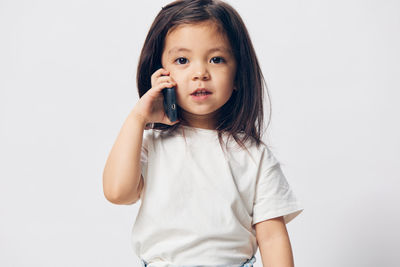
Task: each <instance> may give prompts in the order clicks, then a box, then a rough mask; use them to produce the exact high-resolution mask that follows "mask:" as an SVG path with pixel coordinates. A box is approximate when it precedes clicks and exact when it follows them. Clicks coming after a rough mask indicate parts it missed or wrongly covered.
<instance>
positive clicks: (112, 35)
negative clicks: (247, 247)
mask: <svg viewBox="0 0 400 267" xmlns="http://www.w3.org/2000/svg"><path fill="white" fill-rule="evenodd" d="M227 2H228V3H230V4H231V5H233V6H234V7H235V8H236V9H237V11H238V12H239V13H240V14H241V16H242V18H243V19H244V21H245V23H246V25H247V27H248V30H249V32H250V35H251V38H252V41H253V43H254V46H255V49H256V52H257V55H258V58H259V61H260V63H261V67H262V70H263V73H264V75H265V77H266V80H267V84H268V87H269V90H270V95H271V101H272V121H271V127H270V128H269V132H268V135H266V136H265V137H264V140H267V139H268V141H267V142H268V143H269V144H270V145H271V147H272V151H273V152H274V154H275V155H276V157H277V158H278V160H280V162H281V165H282V167H283V171H284V173H285V174H286V176H287V179H288V181H289V183H290V184H291V185H292V187H293V189H294V191H295V192H296V195H297V196H298V197H299V198H300V200H301V201H302V203H303V204H304V206H305V210H304V212H303V213H302V214H300V215H299V217H297V218H296V219H295V220H293V221H292V222H290V223H289V224H288V225H287V227H288V231H289V235H290V238H291V242H292V247H293V251H294V257H295V262H296V266H298V267H320V266H324V267H338V266H340V267H354V266H362V267H369V266H371V267H372V266H374V267H376V266H380V267H382V266H388V267H389V266H390V267H395V266H399V260H400V257H399V253H398V252H397V250H398V249H399V248H400V241H399V240H400V233H399V230H398V226H399V225H400V213H399V211H400V209H399V207H398V205H399V203H400V196H399V194H396V191H399V190H400V186H399V182H398V181H397V180H398V179H399V178H400V140H399V137H400V127H399V122H400V119H399V114H400V107H399V105H398V102H399V99H400V93H399V89H400V81H399V77H400V63H399V62H400V52H399V47H400V35H399V33H400V2H399V1H394V0H384V1H378V0H368V1H366V0H358V1H357V0H337V1H326V0H313V1H310V0H308V1H293V0H289V1H266V2H265V1H251V0H246V1H239V0H235V1H233V0H232V1H227ZM167 3H169V1H141V2H139V1H122V0H119V1H94V0H79V1H77V0H69V1H51V0H47V1H45V0H36V1H21V0H0V88H1V90H0V123H1V124H0V127H1V131H0V160H1V163H0V164H1V167H0V266H2V267H11V266H18V267H19V266H37V267H44V266H48V267H53V266H57V267H64V266H65V267H67V266H68V267H71V266H74V267H75V266H85V267H86V266H99V267H100V266H104V267H105V266H107V267H110V266H113V267H115V266H121V267H123V266H126V267H127V266H140V262H139V260H138V258H137V257H136V256H135V255H134V254H133V251H132V247H131V243H130V232H131V228H132V226H133V223H134V220H135V217H136V214H137V211H138V208H139V205H140V201H139V202H137V203H136V204H134V205H132V206H118V205H114V204H111V203H109V202H107V200H106V199H105V198H104V195H103V191H102V172H103V168H104V165H105V161H106V159H107V156H108V153H109V152H110V149H111V147H112V145H113V143H114V141H115V139H116V137H117V135H118V133H119V131H120V128H121V126H122V124H123V122H124V120H125V118H126V116H127V115H128V113H129V112H130V110H131V109H132V108H133V106H134V105H135V103H136V102H137V99H138V94H137V89H136V84H135V79H136V67H137V62H138V57H139V53H140V50H141V47H142V45H143V42H144V38H145V36H146V33H147V31H148V29H149V27H150V24H151V23H152V21H153V19H154V17H155V15H156V14H157V13H158V12H159V10H160V9H161V7H162V6H164V5H166V4H167ZM266 104H267V103H266ZM266 107H267V106H266ZM266 119H268V118H266ZM396 203H397V204H396ZM256 257H257V262H256V264H255V266H256V267H261V266H262V263H261V257H260V254H259V252H257V254H256Z"/></svg>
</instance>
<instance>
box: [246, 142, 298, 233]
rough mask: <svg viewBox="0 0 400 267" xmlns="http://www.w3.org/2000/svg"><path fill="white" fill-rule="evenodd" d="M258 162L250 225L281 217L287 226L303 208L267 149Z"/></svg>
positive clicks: (277, 163)
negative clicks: (258, 169)
mask: <svg viewBox="0 0 400 267" xmlns="http://www.w3.org/2000/svg"><path fill="white" fill-rule="evenodd" d="M260 162H261V163H260V164H261V166H260V172H259V176H258V177H257V183H256V190H255V197H254V205H253V222H252V225H254V224H256V223H258V222H261V221H265V220H268V219H272V218H276V217H280V216H283V219H284V221H285V224H287V223H289V222H290V221H291V220H293V219H294V218H295V217H297V215H299V214H300V213H301V212H302V211H303V210H304V208H303V206H302V204H301V203H300V201H299V200H298V199H297V197H296V195H295V194H294V192H293V190H292V188H291V186H290V185H289V183H288V181H287V179H286V177H285V175H284V173H283V172H282V169H281V166H280V164H279V162H278V161H277V160H276V159H275V157H274V156H273V154H272V153H271V151H269V150H268V149H267V148H266V150H265V152H264V155H263V159H262V160H261V161H260Z"/></svg>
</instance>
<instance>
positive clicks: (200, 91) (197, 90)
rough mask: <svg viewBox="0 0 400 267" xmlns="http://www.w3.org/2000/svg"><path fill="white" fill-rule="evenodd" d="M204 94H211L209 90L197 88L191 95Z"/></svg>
mask: <svg viewBox="0 0 400 267" xmlns="http://www.w3.org/2000/svg"><path fill="white" fill-rule="evenodd" d="M202 92H203V93H206V94H211V92H210V91H209V90H207V89H206V88H197V89H196V90H194V91H193V92H192V93H191V95H195V94H196V93H202Z"/></svg>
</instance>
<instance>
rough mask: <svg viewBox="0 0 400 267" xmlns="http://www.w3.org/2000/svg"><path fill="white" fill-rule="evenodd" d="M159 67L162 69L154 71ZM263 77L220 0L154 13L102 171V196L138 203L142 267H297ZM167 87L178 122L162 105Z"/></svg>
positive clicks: (237, 21)
mask: <svg viewBox="0 0 400 267" xmlns="http://www.w3.org/2000/svg"><path fill="white" fill-rule="evenodd" d="M158 66H162V67H161V68H159V67H158ZM263 82H264V80H263V76H262V73H261V70H260V67H259V64H258V60H257V57H256V54H255V52H254V48H253V45H252V43H251V40H250V37H249V34H248V32H247V29H246V27H245V25H244V24H243V21H242V19H241V17H240V16H239V14H238V13H237V12H236V11H235V10H234V9H233V8H232V7H231V6H230V5H228V4H227V3H225V2H222V1H218V0H195V1H192V0H189V1H175V2H172V3H170V4H169V5H167V6H165V7H163V8H162V10H161V11H160V12H159V14H158V15H157V17H156V18H155V21H154V22H153V24H152V25H151V28H150V30H149V32H148V35H147V37H146V40H145V43H144V46H143V49H142V52H141V55H140V60H139V65H138V71H137V86H138V90H139V96H140V99H139V101H138V102H137V103H136V105H135V106H134V108H133V109H132V110H131V112H130V114H129V116H128V118H127V119H126V121H125V122H124V125H123V127H122V129H121V132H120V134H119V136H118V138H117V140H116V142H115V144H114V146H113V148H112V150H111V152H110V155H109V157H108V159H107V163H106V166H105V169H104V173H103V186H104V194H105V197H106V198H107V199H108V200H109V201H111V202H112V203H115V204H125V205H128V204H133V203H136V202H137V201H138V200H139V199H141V206H140V209H139V212H138V215H137V218H136V221H135V224H134V227H133V229H132V245H133V248H134V251H135V253H136V255H137V256H138V257H139V258H140V259H141V263H142V266H144V267H147V266H149V267H157V266H227V267H239V266H253V263H254V262H255V261H256V259H255V257H254V255H255V253H256V251H257V247H259V248H260V254H261V258H262V263H263V266H273V267H283V266H285V267H289V266H294V263H293V255H292V250H291V245H290V241H289V237H288V233H287V229H286V225H285V224H287V223H288V222H290V221H291V220H293V218H295V217H296V216H297V215H298V214H299V213H300V212H302V210H303V208H302V205H301V204H300V202H299V200H298V199H297V198H296V196H295V195H294V193H293V191H292V189H291V187H290V185H289V184H288V182H287V180H286V178H285V176H284V174H283V172H282V170H281V168H280V164H279V162H278V161H277V159H276V158H275V157H274V155H273V154H272V152H271V151H270V150H269V149H268V147H267V146H266V145H265V144H264V143H263V142H262V141H261V130H262V126H263V104H262V103H263V88H264V87H263ZM169 87H175V90H176V97H177V106H178V107H177V108H178V120H177V121H175V122H171V121H170V120H169V118H168V117H167V116H166V114H165V112H164V108H163V94H162V89H164V88H169Z"/></svg>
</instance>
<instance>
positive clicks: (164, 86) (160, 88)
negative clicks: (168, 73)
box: [155, 82, 176, 91]
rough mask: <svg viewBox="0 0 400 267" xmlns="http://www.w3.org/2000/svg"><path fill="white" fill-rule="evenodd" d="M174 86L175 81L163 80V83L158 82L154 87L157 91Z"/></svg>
mask: <svg viewBox="0 0 400 267" xmlns="http://www.w3.org/2000/svg"><path fill="white" fill-rule="evenodd" d="M174 86H176V85H175V83H171V82H163V83H160V84H159V85H157V86H156V87H155V88H157V91H161V90H162V89H164V88H171V87H174Z"/></svg>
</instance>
